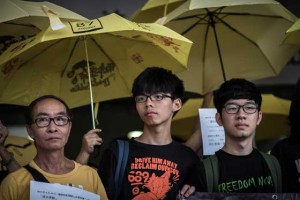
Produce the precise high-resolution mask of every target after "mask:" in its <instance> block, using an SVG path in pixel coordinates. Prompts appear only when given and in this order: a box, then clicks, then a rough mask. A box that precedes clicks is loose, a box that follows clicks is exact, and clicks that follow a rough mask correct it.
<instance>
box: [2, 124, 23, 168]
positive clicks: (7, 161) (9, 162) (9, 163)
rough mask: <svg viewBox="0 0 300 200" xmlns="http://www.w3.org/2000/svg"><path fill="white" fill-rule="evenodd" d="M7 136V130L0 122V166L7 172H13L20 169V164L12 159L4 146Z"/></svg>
mask: <svg viewBox="0 0 300 200" xmlns="http://www.w3.org/2000/svg"><path fill="white" fill-rule="evenodd" d="M7 136H8V130H7V128H6V127H5V126H4V125H3V124H2V123H1V121H0V156H1V158H2V165H4V166H5V167H6V168H7V171H8V172H14V171H16V170H18V169H20V168H21V166H20V164H19V163H18V162H17V161H16V160H15V159H14V157H13V155H12V154H11V153H10V152H8V151H7V150H6V148H5V146H4V142H5V139H6V137H7Z"/></svg>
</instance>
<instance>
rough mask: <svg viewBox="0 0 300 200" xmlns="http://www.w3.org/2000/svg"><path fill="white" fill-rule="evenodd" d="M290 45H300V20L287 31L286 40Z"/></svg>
mask: <svg viewBox="0 0 300 200" xmlns="http://www.w3.org/2000/svg"><path fill="white" fill-rule="evenodd" d="M284 42H285V43H288V44H297V45H300V19H298V20H297V21H296V22H295V23H294V24H293V25H292V26H291V27H290V28H289V29H288V30H287V31H286V38H285V40H284Z"/></svg>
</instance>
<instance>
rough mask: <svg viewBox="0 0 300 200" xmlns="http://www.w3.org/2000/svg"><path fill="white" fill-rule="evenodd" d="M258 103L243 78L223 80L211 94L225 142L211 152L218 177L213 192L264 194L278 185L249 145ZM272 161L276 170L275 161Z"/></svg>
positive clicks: (257, 95) (257, 93) (258, 95)
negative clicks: (214, 157)
mask: <svg viewBox="0 0 300 200" xmlns="http://www.w3.org/2000/svg"><path fill="white" fill-rule="evenodd" d="M261 103H262V97H261V93H260V91H259V89H258V88H257V87H256V86H255V85H254V84H253V83H251V82H249V81H247V80H245V79H231V80H229V81H225V82H224V83H223V84H222V85H221V87H220V88H219V90H217V91H216V92H215V93H214V105H215V107H216V109H217V113H216V117H215V118H216V121H217V123H218V124H219V125H220V126H223V127H224V132H225V144H224V146H223V148H222V149H220V150H219V151H217V152H216V153H215V155H216V157H217V161H218V169H219V171H218V172H219V179H218V183H217V187H216V188H215V189H214V192H222V193H268V192H276V190H275V188H276V186H275V185H279V186H280V185H281V183H280V184H278V182H276V181H278V180H274V179H273V177H272V174H271V170H270V168H269V167H268V163H267V162H266V161H265V159H264V157H263V155H262V154H261V153H260V152H259V151H258V150H257V149H256V148H254V144H253V141H254V136H255V130H256V127H257V125H259V123H260V122H261V120H262V112H261ZM266 156H270V155H266ZM273 160H275V162H276V164H277V166H278V169H279V170H278V171H280V167H279V164H278V162H277V160H276V159H275V158H274V159H273ZM200 174H202V175H203V174H205V173H200ZM202 180H203V181H205V180H206V177H205V176H203V177H202ZM277 192H278V191H277Z"/></svg>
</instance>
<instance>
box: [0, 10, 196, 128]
mask: <svg viewBox="0 0 300 200" xmlns="http://www.w3.org/2000/svg"><path fill="white" fill-rule="evenodd" d="M65 25H66V27H65V28H63V29H60V30H56V31H53V30H52V29H50V28H49V29H47V30H45V31H43V32H41V33H39V34H37V35H36V36H34V37H32V38H29V39H27V40H25V41H22V42H19V43H15V44H13V45H11V46H10V47H9V48H8V49H7V51H5V52H4V53H3V54H2V55H1V57H0V69H1V70H0V103H3V104H16V105H28V104H29V103H30V102H31V101H32V100H33V99H35V98H37V97H39V96H41V95H45V94H54V95H58V96H60V97H61V98H62V99H64V100H65V101H66V102H67V104H68V105H69V106H70V107H71V108H74V107H78V106H82V105H88V104H91V107H92V116H94V113H93V102H94V101H95V102H100V101H106V100H110V99H116V98H121V97H128V96H130V95H131V85H132V83H133V80H134V78H135V77H136V76H137V75H138V74H139V73H140V72H141V71H143V70H144V69H145V68H146V67H149V66H161V67H164V68H166V69H170V70H172V71H174V72H179V71H182V70H185V69H186V64H187V59H188V55H189V51H190V48H191V45H192V42H191V41H190V40H188V39H186V38H185V37H183V36H181V35H180V34H178V33H176V32H174V31H172V30H171V29H169V28H166V27H164V26H162V25H159V24H155V23H153V24H141V23H140V24H139V23H134V22H131V21H129V20H126V19H124V18H122V17H120V16H118V15H117V14H110V15H107V16H104V17H101V18H98V19H94V20H91V21H89V22H85V21H78V22H73V23H72V22H71V23H66V24H65ZM89 96H90V98H89ZM93 126H95V125H93Z"/></svg>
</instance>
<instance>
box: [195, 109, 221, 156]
mask: <svg viewBox="0 0 300 200" xmlns="http://www.w3.org/2000/svg"><path fill="white" fill-rule="evenodd" d="M216 113H217V109H215V108H200V109H199V116H200V124H201V133H202V142H203V155H205V156H206V155H213V154H215V152H216V151H218V150H219V149H220V148H222V147H223V145H224V142H225V136H224V128H223V126H219V125H218V124H217V122H216V119H215V115H216Z"/></svg>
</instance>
